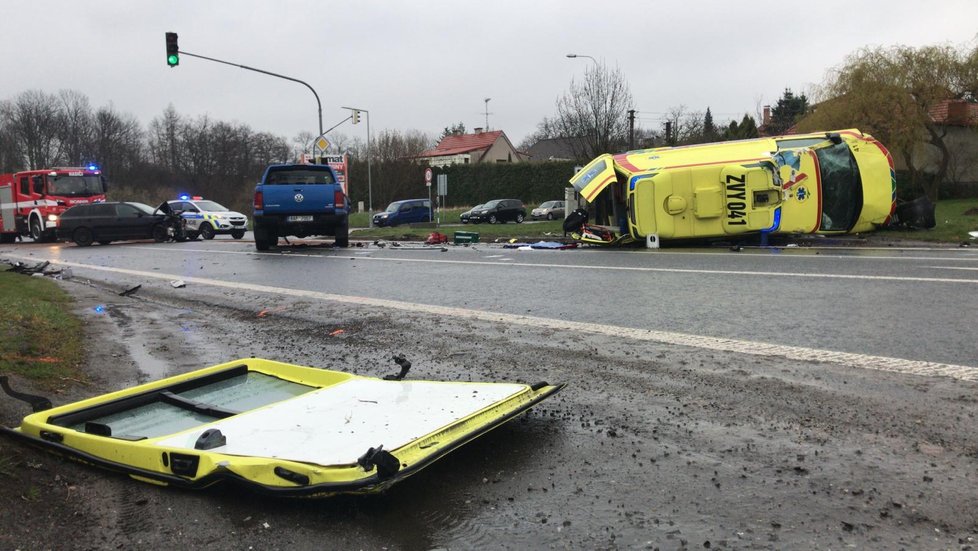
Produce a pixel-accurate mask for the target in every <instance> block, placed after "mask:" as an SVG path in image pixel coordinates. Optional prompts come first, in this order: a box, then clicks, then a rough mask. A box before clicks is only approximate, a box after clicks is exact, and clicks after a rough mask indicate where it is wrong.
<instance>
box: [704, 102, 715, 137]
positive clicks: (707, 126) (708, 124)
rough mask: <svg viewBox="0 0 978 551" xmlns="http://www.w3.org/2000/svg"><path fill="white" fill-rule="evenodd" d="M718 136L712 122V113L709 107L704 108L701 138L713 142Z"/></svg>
mask: <svg viewBox="0 0 978 551" xmlns="http://www.w3.org/2000/svg"><path fill="white" fill-rule="evenodd" d="M717 137H718V133H717V127H716V125H715V124H714V123H713V113H711V112H710V108H709V107H707V108H706V115H704V116H703V140H704V141H707V142H714V141H716V139H717Z"/></svg>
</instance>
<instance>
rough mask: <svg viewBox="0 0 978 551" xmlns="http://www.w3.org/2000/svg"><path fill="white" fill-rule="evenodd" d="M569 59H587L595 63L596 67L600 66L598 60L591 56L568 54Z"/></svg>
mask: <svg viewBox="0 0 978 551" xmlns="http://www.w3.org/2000/svg"><path fill="white" fill-rule="evenodd" d="M567 57H569V58H571V59H576V58H578V57H586V58H588V59H590V60H591V61H593V62H594V65H595V66H597V65H600V64H599V63H598V60H597V59H594V58H593V57H591V56H589V55H583V54H567Z"/></svg>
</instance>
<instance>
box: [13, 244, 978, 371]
mask: <svg viewBox="0 0 978 551" xmlns="http://www.w3.org/2000/svg"><path fill="white" fill-rule="evenodd" d="M153 250H160V249H159V248H154V249H153ZM7 256H12V257H13V258H18V259H21V260H28V261H32V262H36V261H37V260H38V259H37V258H34V257H29V256H28V257H21V256H14V255H7ZM50 262H51V263H52V264H56V265H61V266H70V267H72V268H79V269H88V270H97V271H102V272H109V273H116V274H123V275H128V276H135V277H143V278H152V279H160V280H167V281H172V280H175V279H182V280H184V281H185V282H187V283H193V284H198V285H210V286H213V287H220V288H225V289H235V290H247V291H253V292H256V293H273V294H278V295H283V296H290V297H297V298H305V299H314V300H325V301H330V302H338V303H341V304H353V305H358V306H369V307H373V308H378V309H396V310H402V311H406V312H415V313H423V314H431V315H436V316H443V317H452V318H454V319H471V320H479V321H488V322H501V323H505V324H507V325H510V326H524V327H532V328H537V329H551V330H555V331H573V332H577V333H582V334H598V335H604V336H607V337H614V338H626V339H632V340H637V341H647V342H658V343H663V344H672V345H677V346H690V347H694V348H701V349H705V350H716V351H721V352H734V353H738V354H748V355H754V356H768V357H781V358H787V359H791V360H799V361H809V362H826V363H833V364H838V365H842V366H846V367H855V368H861V369H874V370H878V371H890V372H894V373H903V374H907V375H918V376H928V377H933V376H943V377H950V378H952V379H958V380H962V381H978V367H971V366H965V365H955V364H945V363H937V362H925V361H918V360H906V359H901V358H889V357H886V356H871V355H868V354H855V353H851V352H837V351H833V350H820V349H817V348H806V347H801V346H787V345H779V344H770V343H764V342H755V341H745V340H738V339H726V338H719V337H710V336H705V335H690V334H686V333H677V332H673V331H655V330H650V329H635V328H630V327H620V326H615V325H602V324H595V323H585V322H576V321H567V320H558V319H551V318H541V317H536V316H523V315H515V314H506V313H498V312H485V311H482V310H471V309H467V308H456V307H451V306H434V305H429V304H418V303H411V302H403V301H398V300H386V299H378V298H370V297H358V296H348V295H336V294H331V293H322V292H319V291H307V290H303V289H288V288H283V287H271V286H266V285H256V284H252V283H244V282H239V281H223V280H219V279H210V278H203V277H188V276H183V275H177V274H166V273H160V272H145V271H141V270H130V269H126V268H113V267H108V266H94V265H91V264H82V263H80V262H67V261H63V260H51V261H50Z"/></svg>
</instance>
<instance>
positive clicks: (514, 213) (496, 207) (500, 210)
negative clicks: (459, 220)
mask: <svg viewBox="0 0 978 551" xmlns="http://www.w3.org/2000/svg"><path fill="white" fill-rule="evenodd" d="M525 218H526V209H525V208H523V202H522V201H520V200H519V199H493V200H492V201H489V202H488V203H486V204H484V205H482V207H481V208H475V209H472V212H471V213H470V214H469V221H470V222H474V223H476V224H478V223H480V222H489V223H490V224H495V223H497V222H498V223H502V224H504V223H506V222H509V221H510V220H512V221H513V222H516V223H517V224H520V223H522V222H523V219H525Z"/></svg>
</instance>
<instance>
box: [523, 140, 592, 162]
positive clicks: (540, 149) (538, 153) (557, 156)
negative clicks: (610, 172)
mask: <svg viewBox="0 0 978 551" xmlns="http://www.w3.org/2000/svg"><path fill="white" fill-rule="evenodd" d="M585 151H587V144H586V143H585V142H584V139H583V138H547V139H543V140H540V141H538V142H537V143H535V144H533V145H531V146H530V148H529V149H527V150H526V154H527V155H528V156H529V157H530V158H529V161H530V162H531V163H544V162H547V161H575V160H578V159H583V158H584V157H585V156H586V155H585V154H584V152H585Z"/></svg>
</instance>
